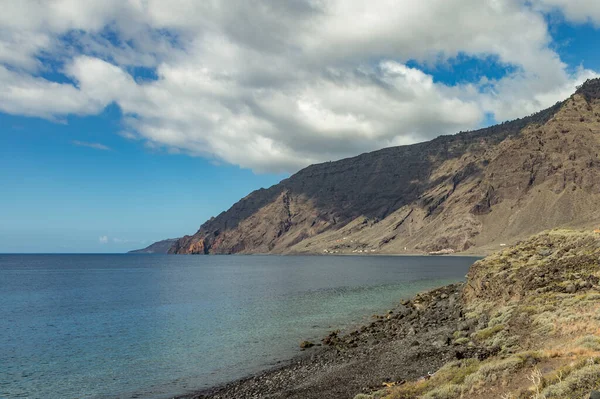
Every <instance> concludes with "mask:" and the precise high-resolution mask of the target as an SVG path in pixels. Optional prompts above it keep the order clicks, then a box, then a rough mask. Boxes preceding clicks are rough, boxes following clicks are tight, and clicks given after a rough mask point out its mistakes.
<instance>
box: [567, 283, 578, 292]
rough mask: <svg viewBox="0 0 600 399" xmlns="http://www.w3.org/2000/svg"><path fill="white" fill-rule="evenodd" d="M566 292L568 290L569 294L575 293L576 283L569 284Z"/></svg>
mask: <svg viewBox="0 0 600 399" xmlns="http://www.w3.org/2000/svg"><path fill="white" fill-rule="evenodd" d="M565 292H567V293H569V294H574V293H576V292H577V287H576V286H575V284H568V285H567V286H566V287H565Z"/></svg>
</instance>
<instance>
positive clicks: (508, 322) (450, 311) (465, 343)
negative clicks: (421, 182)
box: [186, 230, 600, 399]
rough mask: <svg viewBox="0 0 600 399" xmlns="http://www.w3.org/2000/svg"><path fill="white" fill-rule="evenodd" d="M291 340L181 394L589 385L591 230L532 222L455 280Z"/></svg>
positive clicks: (395, 393)
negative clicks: (318, 335)
mask: <svg viewBox="0 0 600 399" xmlns="http://www.w3.org/2000/svg"><path fill="white" fill-rule="evenodd" d="M312 344H318V345H320V346H314V347H311V346H312ZM302 345H303V346H304V347H305V348H306V349H305V350H303V351H302V352H301V354H300V355H299V356H298V357H297V358H295V359H293V360H292V361H291V362H290V363H289V364H286V365H283V366H281V367H279V368H276V369H273V370H269V371H266V372H264V373H261V374H258V375H256V376H252V377H249V378H246V379H243V380H240V381H236V382H233V383H230V384H227V385H224V386H221V387H216V388H214V389H212V390H208V391H205V392H200V393H196V394H193V395H188V396H186V398H193V399H200V398H214V399H217V398H235V399H245V398H298V399H300V398H302V399H311V398H315V399H317V398H319V399H322V398H339V399H344V398H348V399H352V398H355V399H384V398H385V399H409V398H423V399H435V398H437V399H452V398H477V399H484V398H485V399H488V398H502V399H510V398H512V399H525V398H527V399H530V398H533V399H542V398H546V399H549V398H569V399H582V398H588V397H589V395H590V392H591V391H592V390H593V389H598V388H599V387H600V233H597V232H593V231H571V230H552V231H547V232H544V233H540V234H538V235H535V236H533V237H531V238H530V239H527V240H524V241H521V242H518V243H517V244H516V245H514V246H512V247H508V248H506V249H504V250H502V251H500V252H497V253H495V254H493V255H490V256H488V257H487V258H485V259H483V260H480V261H478V262H476V263H475V264H474V265H473V266H472V267H471V269H470V271H469V273H468V276H467V280H466V282H465V283H463V284H455V285H450V286H446V287H441V288H438V289H435V290H433V291H430V292H426V293H422V294H419V295H417V296H416V297H414V298H412V299H410V300H404V301H402V302H400V303H398V306H397V307H396V308H395V309H391V310H390V311H388V312H387V313H385V314H383V315H376V316H374V318H373V322H372V323H370V324H369V325H365V326H363V327H361V328H359V329H356V330H352V331H344V332H339V331H333V332H331V334H329V335H328V336H327V337H324V338H323V340H322V341H321V342H315V343H309V342H304V343H302Z"/></svg>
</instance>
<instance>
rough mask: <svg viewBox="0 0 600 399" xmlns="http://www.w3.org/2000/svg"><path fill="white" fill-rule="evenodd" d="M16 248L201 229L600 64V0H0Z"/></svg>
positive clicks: (8, 230)
mask: <svg viewBox="0 0 600 399" xmlns="http://www.w3.org/2000/svg"><path fill="white" fill-rule="evenodd" d="M1 4H2V13H0V89H1V90H0V252H9V253H11V252H42V253H47V252H63V253H64V252H124V251H127V250H130V249H135V248H140V247H144V246H146V245H149V244H150V243H152V242H154V241H156V240H159V239H164V238H171V237H179V236H182V235H184V234H193V233H194V232H195V231H196V230H197V229H198V227H199V226H200V225H201V224H202V223H203V222H204V221H205V220H207V219H208V218H210V217H211V216H216V215H217V214H219V213H220V212H222V211H224V210H226V209H227V208H229V207H230V206H231V205H232V204H234V203H235V202H236V201H238V200H239V199H240V198H242V197H244V196H246V195H247V194H248V193H250V192H251V191H253V190H255V189H258V188H261V187H269V186H271V185H273V184H276V183H277V182H278V181H280V180H281V179H282V178H285V177H287V176H289V175H290V174H292V173H294V172H296V171H298V170H299V169H301V168H303V167H305V166H307V165H309V164H312V163H316V162H324V161H330V160H337V159H341V158H345V157H349V156H354V155H358V154H360V153H364V152H368V151H373V150H376V149H380V148H383V147H388V146H394V145H404V144H411V143H415V142H420V141H424V140H429V139H432V138H434V137H437V136H439V135H441V134H451V133H456V132H458V131H464V130H469V129H475V128H478V127H483V126H487V125H490V124H494V123H496V122H501V121H505V120H510V119H514V118H518V117H523V116H526V115H529V114H531V113H534V112H536V111H538V110H541V109H544V108H546V107H548V106H551V105H553V104H554V103H556V102H557V101H560V100H563V99H564V98H566V97H568V96H569V95H570V94H572V93H573V91H574V90H575V87H576V86H577V85H578V84H581V83H583V82H584V81H585V80H586V79H589V78H593V77H596V76H598V74H600V52H598V51H597V49H598V48H599V46H600V2H598V1H597V0H527V1H526V0H484V1H482V0H421V1H419V2H415V1H412V0H369V1H357V0H289V1H285V2H284V1H279V0H263V1H258V0H244V1H242V0H239V1H238V0H228V1H224V0H223V1H219V0H207V1H192V0H170V1H169V2H166V1H163V0H87V1H79V0H43V1H40V0H2V1H1Z"/></svg>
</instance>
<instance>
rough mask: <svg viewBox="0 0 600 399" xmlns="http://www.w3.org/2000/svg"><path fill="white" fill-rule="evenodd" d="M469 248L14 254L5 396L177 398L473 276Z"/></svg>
mask: <svg viewBox="0 0 600 399" xmlns="http://www.w3.org/2000/svg"><path fill="white" fill-rule="evenodd" d="M474 260H475V259H474V258H468V257H465V258H463V257H408V256H407V257H383V256H370V257H360V256H352V257H342V256H339V257H332V256H329V257H325V256H293V257H291V256H288V257H284V256H211V257H203V256H160V255H0V304H1V306H0V397H2V398H121V397H122V398H130V397H140V398H166V397H172V396H173V395H176V394H182V393H186V392H190V391H193V390H197V389H201V388H204V387H208V386H212V385H215V384H218V383H222V382H225V381H229V380H232V379H235V378H239V377H242V376H245V375H247V374H249V373H253V372H256V371H259V370H261V369H264V368H266V367H269V366H272V365H274V364H276V363H277V362H278V361H282V360H286V359H289V358H290V357H292V356H293V355H295V354H297V353H298V343H299V342H300V341H302V340H304V339H318V338H320V337H322V336H324V335H325V334H326V333H327V332H328V331H330V330H331V329H337V328H340V327H341V328H343V327H348V326H351V325H356V324H358V323H362V322H365V321H367V320H368V319H369V316H370V315H371V314H373V313H376V312H380V313H381V312H384V311H386V310H387V309H389V308H390V307H392V306H394V305H395V304H397V302H398V301H399V300H400V299H402V298H405V297H409V296H412V295H413V294H415V293H416V292H418V291H422V290H425V289H429V288H433V287H436V286H441V285H445V284H448V283H451V282H456V281H459V280H462V279H464V276H465V274H466V272H467V270H468V267H469V266H470V265H471V264H472V263H473V261H474Z"/></svg>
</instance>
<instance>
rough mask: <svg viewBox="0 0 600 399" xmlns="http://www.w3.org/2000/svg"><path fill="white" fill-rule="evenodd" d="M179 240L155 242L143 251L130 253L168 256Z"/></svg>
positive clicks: (131, 252)
mask: <svg viewBox="0 0 600 399" xmlns="http://www.w3.org/2000/svg"><path fill="white" fill-rule="evenodd" d="M177 240H179V239H178V238H168V239H166V240H162V241H158V242H155V243H154V244H151V245H149V246H147V247H146V248H143V249H135V250H133V251H129V252H128V253H130V254H166V253H168V252H169V249H171V247H172V246H173V244H174V243H176V242H177Z"/></svg>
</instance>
